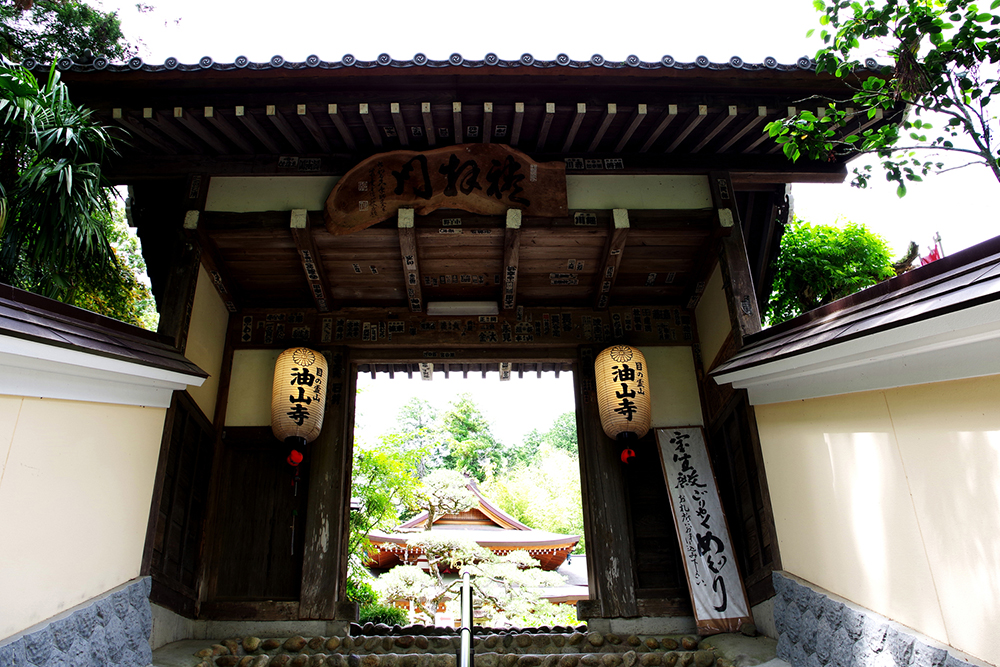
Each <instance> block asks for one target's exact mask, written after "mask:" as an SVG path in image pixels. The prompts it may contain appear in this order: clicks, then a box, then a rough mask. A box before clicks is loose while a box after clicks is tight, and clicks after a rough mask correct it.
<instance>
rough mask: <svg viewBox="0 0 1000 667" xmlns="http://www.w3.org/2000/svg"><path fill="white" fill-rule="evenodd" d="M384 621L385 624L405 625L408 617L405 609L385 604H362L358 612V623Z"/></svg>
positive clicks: (408, 620) (408, 619)
mask: <svg viewBox="0 0 1000 667" xmlns="http://www.w3.org/2000/svg"><path fill="white" fill-rule="evenodd" d="M368 622H371V623H385V624H386V625H406V624H407V623H409V622H410V617H409V615H408V614H407V613H406V610H405V609H400V608H399V607H393V606H391V605H386V604H363V605H361V612H360V613H359V614H358V623H361V624H362V625H364V624H365V623H368Z"/></svg>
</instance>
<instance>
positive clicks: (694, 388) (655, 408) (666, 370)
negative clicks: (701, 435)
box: [640, 346, 704, 428]
mask: <svg viewBox="0 0 1000 667" xmlns="http://www.w3.org/2000/svg"><path fill="white" fill-rule="evenodd" d="M640 349H641V350H642V354H643V355H644V356H645V357H646V364H647V365H648V366H649V392H650V398H651V399H652V400H651V408H652V409H651V411H650V412H651V414H650V424H649V425H650V428H660V427H663V426H702V425H703V424H704V420H703V419H702V411H701V398H700V395H699V393H698V378H697V376H696V375H695V368H694V352H693V351H692V349H691V348H690V347H683V346H671V347H643V348H640Z"/></svg>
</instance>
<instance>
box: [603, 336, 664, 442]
mask: <svg viewBox="0 0 1000 667" xmlns="http://www.w3.org/2000/svg"><path fill="white" fill-rule="evenodd" d="M594 374H595V379H596V380H597V407H598V411H599V412H600V415H601V426H603V427H604V432H605V433H607V435H608V437H610V438H616V439H617V440H619V441H626V440H633V439H638V438H641V437H643V436H644V435H646V433H647V432H648V431H649V421H650V394H649V369H648V368H647V366H646V357H645V356H643V354H642V352H640V351H639V350H638V349H636V348H634V347H631V346H630V345H612V346H611V347H609V348H607V349H605V350H604V351H602V352H601V353H600V354H598V355H597V358H596V359H595V360H594Z"/></svg>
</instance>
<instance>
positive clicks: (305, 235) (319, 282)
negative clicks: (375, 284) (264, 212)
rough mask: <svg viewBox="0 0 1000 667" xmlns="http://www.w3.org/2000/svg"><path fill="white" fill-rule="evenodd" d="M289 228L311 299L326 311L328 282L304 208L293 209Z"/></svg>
mask: <svg viewBox="0 0 1000 667" xmlns="http://www.w3.org/2000/svg"><path fill="white" fill-rule="evenodd" d="M289 229H290V230H291V232H292V239H293V240H294V241H295V248H296V249H297V250H298V252H299V259H301V260H302V270H303V271H304V272H305V274H306V282H307V283H309V291H311V292H312V295H313V300H314V301H315V302H316V309H317V310H318V311H319V312H321V313H328V312H330V284H329V282H328V281H327V277H326V272H325V271H324V270H323V262H322V261H321V260H320V258H319V253H318V252H316V244H315V243H314V242H313V237H312V230H311V229H310V225H309V212H308V211H307V210H306V209H304V208H297V209H293V210H292V219H291V224H290V225H289Z"/></svg>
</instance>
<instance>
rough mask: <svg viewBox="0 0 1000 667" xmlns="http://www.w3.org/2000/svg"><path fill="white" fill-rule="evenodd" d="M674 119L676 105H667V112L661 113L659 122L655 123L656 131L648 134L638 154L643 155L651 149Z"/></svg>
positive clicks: (675, 116)
mask: <svg viewBox="0 0 1000 667" xmlns="http://www.w3.org/2000/svg"><path fill="white" fill-rule="evenodd" d="M675 118H677V105H676V104H669V105H667V110H666V111H664V112H663V115H662V116H660V120H659V121H658V122H657V123H656V129H654V130H653V131H652V132H651V133H650V135H649V138H647V139H646V143H644V144H643V145H642V148H640V149H639V152H640V153H645V152H646V151H648V150H649V149H650V148H652V146H653V144H655V143H656V140H657V139H659V138H660V135H661V134H663V131H664V130H665V129H667V126H668V125H670V124H671V123H672V122H674V119H675Z"/></svg>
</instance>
